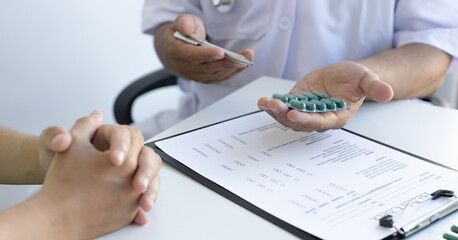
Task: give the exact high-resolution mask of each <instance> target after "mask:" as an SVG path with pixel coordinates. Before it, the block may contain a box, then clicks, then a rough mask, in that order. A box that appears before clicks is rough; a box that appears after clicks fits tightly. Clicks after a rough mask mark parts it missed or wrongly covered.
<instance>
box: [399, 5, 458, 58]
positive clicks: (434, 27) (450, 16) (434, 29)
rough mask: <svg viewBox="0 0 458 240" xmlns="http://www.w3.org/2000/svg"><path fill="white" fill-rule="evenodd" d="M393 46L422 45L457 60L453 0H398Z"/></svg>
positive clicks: (456, 16) (457, 9) (457, 21)
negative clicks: (440, 51) (431, 47)
mask: <svg viewBox="0 0 458 240" xmlns="http://www.w3.org/2000/svg"><path fill="white" fill-rule="evenodd" d="M394 27H395V29H394V30H395V34H394V46H395V47H400V46H403V45H406V44H409V43H424V44H428V45H431V46H434V47H436V48H438V49H441V50H442V51H444V52H447V53H448V54H450V55H452V56H454V57H455V58H457V57H458V44H457V43H458V1H457V0H434V1H431V0H399V2H398V4H397V6H396V13H395V26H394Z"/></svg>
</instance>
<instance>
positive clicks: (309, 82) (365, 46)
mask: <svg viewBox="0 0 458 240" xmlns="http://www.w3.org/2000/svg"><path fill="white" fill-rule="evenodd" d="M457 12H458V2H457V1H455V0H440V1H422V0H386V1H370V0H355V1H344V2H343V1H338V0H323V1H307V0H289V1H275V0H264V1H254V0H242V1H237V0H200V1H199V0H168V1H160V0H146V3H145V7H144V16H143V28H144V32H145V33H147V34H152V35H153V34H154V46H155V49H156V51H157V54H158V56H159V58H160V60H161V61H162V63H163V64H164V67H165V68H166V69H167V70H168V71H170V72H171V73H173V74H176V75H177V76H179V77H180V78H179V85H180V88H181V89H182V91H183V92H184V93H185V96H184V97H183V99H181V103H180V107H179V110H178V112H174V113H171V112H170V111H168V112H164V113H162V114H159V115H156V116H153V117H152V118H150V119H148V120H146V121H144V122H140V123H138V124H137V125H135V127H137V128H139V129H141V130H142V131H143V133H144V135H145V137H146V138H148V137H150V136H152V135H154V134H155V133H157V132H159V131H161V130H163V129H165V128H167V127H169V126H171V125H172V124H174V123H175V122H177V121H179V120H181V119H183V118H185V117H187V116H189V115H191V114H192V113H194V112H196V111H198V110H200V109H202V108H204V107H206V106H208V105H209V104H211V103H213V102H215V101H217V100H218V99H220V98H222V97H224V96H226V95H227V94H229V93H231V92H233V91H234V90H236V89H238V88H240V87H242V86H244V85H246V84H247V83H249V82H251V81H252V80H254V79H256V78H258V77H260V76H263V75H268V76H273V77H280V78H285V79H291V80H293V81H297V84H296V85H295V86H294V88H293V89H292V90H291V93H301V92H305V91H308V92H310V91H315V90H316V91H320V92H324V93H327V94H328V95H331V96H335V97H338V98H341V99H344V100H346V101H347V103H348V105H350V108H349V109H348V110H345V111H339V112H330V113H325V114H318V113H303V112H298V111H296V110H289V109H288V108H287V107H286V106H285V105H284V104H282V103H281V102H280V101H278V100H272V99H270V98H267V97H265V98H261V99H259V101H258V106H259V108H260V109H263V110H265V111H266V112H268V113H269V114H270V115H271V116H272V117H273V118H275V119H276V120H277V121H279V122H280V123H281V124H283V125H285V126H289V127H291V128H292V129H294V130H300V131H314V130H318V131H325V130H327V129H334V128H341V127H342V126H344V125H345V124H346V123H347V122H348V120H349V119H350V118H351V117H352V116H353V114H354V113H355V112H356V111H357V110H358V108H359V106H360V105H361V104H362V102H363V101H364V100H365V99H372V100H375V101H379V102H387V101H389V100H391V99H392V98H395V99H406V98H415V97H424V96H428V95H430V94H432V93H434V92H435V91H436V90H437V89H438V88H439V87H440V86H441V84H442V82H443V77H444V74H445V73H446V71H447V68H448V66H449V65H450V62H451V60H452V58H453V56H454V57H457V56H458V45H456V42H457V41H458V14H456V13H457ZM175 31H180V32H181V33H182V34H184V35H189V36H193V37H197V38H202V39H207V40H208V41H209V42H211V43H213V44H216V45H219V46H221V47H224V48H227V49H229V50H232V51H235V52H237V51H240V52H239V53H240V54H242V55H244V56H245V57H246V58H247V59H249V60H254V58H255V57H254V56H255V55H256V59H255V60H254V62H255V65H254V66H250V67H248V66H246V65H243V64H239V63H234V62H232V61H229V60H227V59H224V54H223V52H222V51H221V50H219V49H216V48H207V47H200V46H193V45H191V44H187V43H184V42H182V41H180V40H177V39H175V38H174V37H173V33H174V32H175Z"/></svg>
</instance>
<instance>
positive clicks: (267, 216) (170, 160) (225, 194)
mask: <svg viewBox="0 0 458 240" xmlns="http://www.w3.org/2000/svg"><path fill="white" fill-rule="evenodd" d="M259 112H262V110H259V111H254V112H251V113H247V114H243V115H240V116H236V117H233V118H229V119H226V120H223V121H220V122H216V123H213V124H209V125H206V126H203V127H200V128H196V129H192V130H189V131H186V132H182V133H179V134H176V135H172V136H169V137H165V138H162V139H158V140H155V141H153V142H149V143H147V144H146V145H147V146H149V147H151V148H153V149H154V151H155V152H156V153H157V154H159V156H160V157H161V158H162V159H163V160H164V161H165V162H167V163H168V164H170V165H171V166H173V167H174V168H176V169H177V170H179V171H180V172H182V173H184V174H186V175H187V176H189V177H190V178H192V179H194V180H195V181H197V182H198V183H200V184H202V185H204V186H205V187H207V188H209V189H211V190H212V191H214V192H216V193H218V194H219V195H221V196H223V197H225V198H227V199H229V200H230V201H232V202H234V203H236V204H238V205H239V206H241V207H243V208H245V209H246V210H248V211H250V212H252V213H254V214H256V215H258V216H259V217H262V218H263V219H265V220H267V221H269V222H271V223H272V224H275V225H276V226H278V227H280V228H282V229H284V230H285V231H288V232H289V233H291V234H293V235H295V236H297V237H299V238H301V239H321V238H319V237H317V236H314V235H312V234H310V233H308V232H306V231H304V230H302V229H300V228H298V227H295V226H293V225H291V224H289V223H287V222H285V221H283V220H282V219H280V218H277V217H275V216H274V215H272V214H270V213H268V212H267V211H264V210H263V209H261V208H259V207H257V206H256V205H254V204H252V203H250V202H248V201H246V200H245V199H243V198H242V197H239V196H238V195H236V194H234V193H232V192H231V191H229V190H227V189H226V188H224V187H222V186H220V185H219V184H217V183H215V182H213V181H211V180H210V179H208V178H206V177H204V176H202V175H201V174H199V173H197V172H196V171H194V170H192V169H191V168H189V167H187V166H186V165H184V164H183V163H181V162H180V161H178V160H176V159H174V158H173V157H171V156H169V155H168V154H167V153H165V152H164V151H162V150H161V149H160V148H159V147H158V146H157V145H156V142H159V141H162V140H166V139H169V138H173V137H176V136H179V135H183V134H187V133H190V132H193V131H197V130H200V129H203V128H207V127H211V126H214V125H217V124H221V123H224V122H227V121H231V120H234V119H237V118H241V117H244V116H248V115H251V114H255V113H259ZM342 130H344V131H346V132H349V133H351V134H354V135H356V136H358V137H361V138H364V139H367V140H369V141H372V142H375V143H377V144H380V145H383V146H385V147H388V148H391V149H394V150H396V151H399V152H402V153H404V154H407V155H410V156H412V157H415V158H417V159H420V160H422V161H426V162H428V163H431V164H434V165H438V166H440V167H444V168H447V169H450V170H453V171H457V170H456V169H453V168H450V167H448V166H445V165H443V164H440V163H437V162H434V161H432V160H430V159H427V158H424V157H422V156H419V155H416V154H414V153H411V152H408V151H405V150H402V149H399V148H396V147H394V146H391V145H388V144H385V143H383V142H380V141H377V140H375V139H372V138H369V137H367V136H364V135H361V134H358V133H355V132H353V131H350V130H348V129H345V128H342ZM455 210H456V209H455ZM417 231H418V230H417ZM402 238H404V237H403V236H401V235H400V234H397V233H395V234H393V235H390V236H388V237H386V238H384V239H386V240H393V239H402Z"/></svg>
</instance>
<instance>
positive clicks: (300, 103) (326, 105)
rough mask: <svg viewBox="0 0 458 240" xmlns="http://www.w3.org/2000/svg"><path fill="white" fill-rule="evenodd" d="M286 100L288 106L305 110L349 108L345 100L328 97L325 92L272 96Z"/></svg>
mask: <svg viewBox="0 0 458 240" xmlns="http://www.w3.org/2000/svg"><path fill="white" fill-rule="evenodd" d="M272 98H273V99H278V100H280V101H282V102H284V103H285V104H286V105H288V107H290V108H292V109H296V110H299V111H303V112H332V111H339V110H344V109H347V108H348V107H347V104H346V103H345V101H344V100H342V99H338V98H335V97H331V98H328V96H327V95H326V94H324V93H321V92H317V91H314V92H313V93H304V94H297V93H296V94H294V95H291V94H278V93H275V94H274V95H273V96H272Z"/></svg>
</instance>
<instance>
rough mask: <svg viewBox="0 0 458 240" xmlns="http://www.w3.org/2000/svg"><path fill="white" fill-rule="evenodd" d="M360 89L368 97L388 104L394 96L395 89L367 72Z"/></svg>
mask: <svg viewBox="0 0 458 240" xmlns="http://www.w3.org/2000/svg"><path fill="white" fill-rule="evenodd" d="M360 87H361V89H362V90H363V92H364V93H365V95H366V96H368V97H369V98H370V99H372V100H374V101H377V102H382V103H385V102H388V101H390V100H391V99H392V98H393V96H394V92H393V88H391V86H390V85H389V84H388V83H386V82H383V81H381V80H380V79H379V78H378V76H377V75H376V74H375V73H373V72H371V71H367V72H366V74H365V76H364V78H363V80H362V82H361V84H360Z"/></svg>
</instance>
